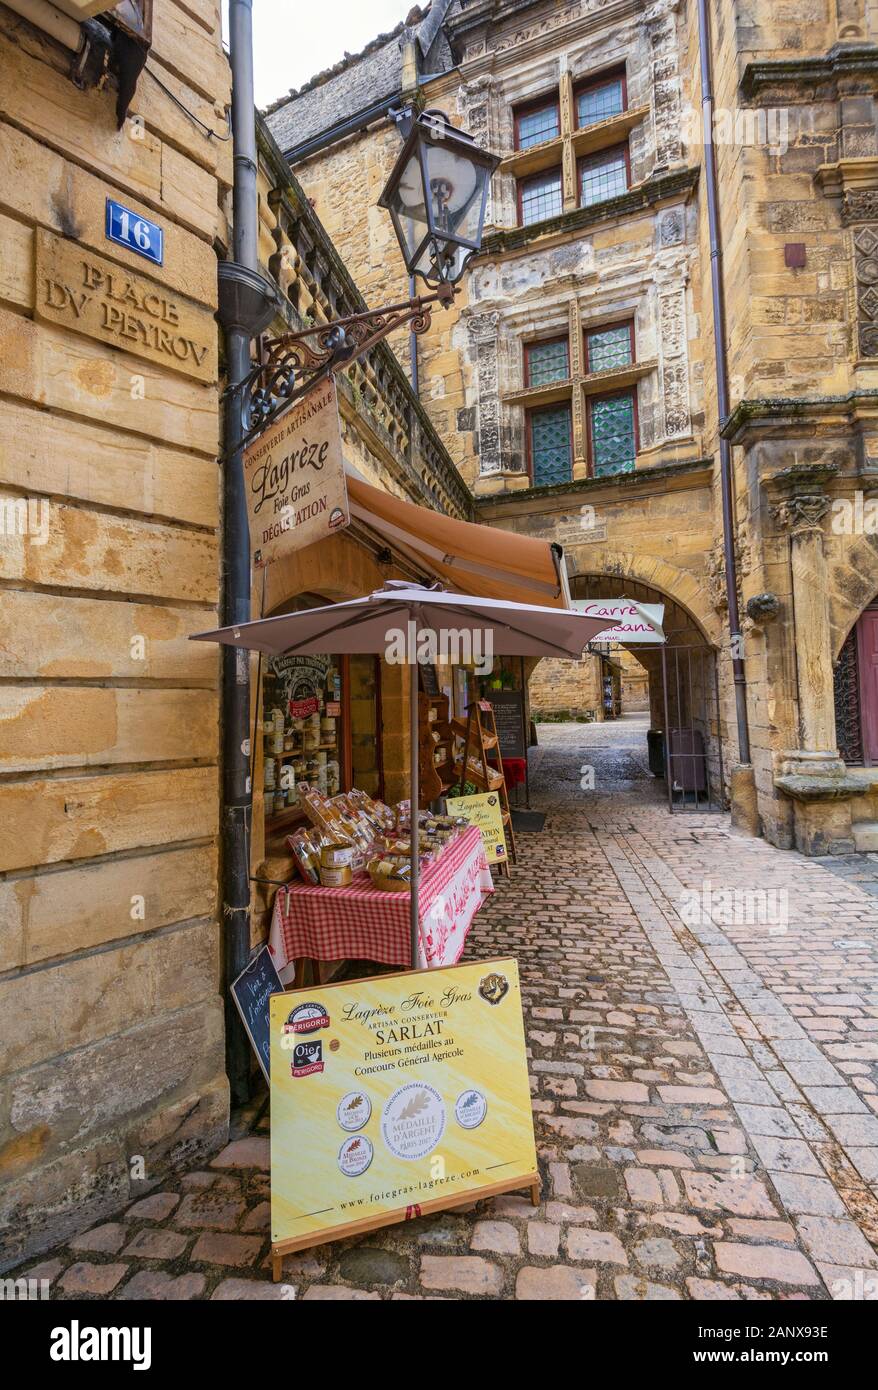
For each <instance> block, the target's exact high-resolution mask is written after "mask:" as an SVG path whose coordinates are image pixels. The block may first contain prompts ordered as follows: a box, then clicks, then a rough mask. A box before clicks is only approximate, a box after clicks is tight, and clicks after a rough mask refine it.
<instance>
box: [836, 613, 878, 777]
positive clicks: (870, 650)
mask: <svg viewBox="0 0 878 1390" xmlns="http://www.w3.org/2000/svg"><path fill="white" fill-rule="evenodd" d="M835 724H836V736H837V739H838V747H839V752H840V753H841V756H842V757H843V758H844V760H845V762H846V763H847V764H848V766H849V767H876V766H878V596H876V598H875V599H874V600H873V601H872V603H870V604H869V605H868V606H867V607H866V608H864V609H863V612H862V613H861V614H860V616H859V618H858V619H857V621H856V622H855V623H854V625H853V627H852V628H851V630H850V632H849V633H848V635H847V637H846V638H845V640H844V643H843V644H842V648H841V651H840V653H839V657H838V661H837V663H836V667H835Z"/></svg>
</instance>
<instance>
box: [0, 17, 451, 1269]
mask: <svg viewBox="0 0 878 1390" xmlns="http://www.w3.org/2000/svg"><path fill="white" fill-rule="evenodd" d="M21 8H22V10H23V11H25V10H26V11H27V14H28V18H27V19H26V18H25V17H24V15H23V14H19V13H18V12H17V0H13V3H12V4H10V5H9V6H6V5H3V4H0V190H2V192H0V393H2V400H0V523H2V525H0V586H2V597H0V677H2V684H3V691H2V696H0V1231H2V1239H0V1268H6V1267H7V1266H8V1265H10V1264H12V1263H15V1262H16V1261H17V1260H19V1259H21V1258H22V1257H23V1256H25V1255H28V1254H32V1253H35V1252H38V1251H40V1250H41V1249H44V1248H45V1247H46V1246H47V1245H48V1244H50V1243H52V1242H56V1241H59V1240H62V1239H64V1238H65V1237H66V1236H67V1235H68V1234H70V1233H71V1232H72V1231H74V1230H79V1229H82V1228H83V1227H84V1226H86V1225H88V1224H90V1223H91V1222H92V1221H93V1220H95V1219H98V1218H99V1217H100V1216H102V1215H105V1214H107V1213H110V1212H112V1211H113V1210H114V1209H116V1208H119V1207H120V1206H123V1205H124V1204H125V1203H126V1202H128V1201H130V1200H131V1198H132V1197H136V1196H138V1195H141V1194H145V1193H147V1192H149V1191H150V1190H151V1189H152V1188H154V1187H155V1186H156V1185H157V1184H158V1183H160V1181H161V1180H162V1177H163V1175H164V1174H165V1173H166V1172H167V1171H168V1170H169V1169H171V1168H174V1167H176V1166H179V1165H182V1164H185V1163H189V1164H191V1163H192V1162H197V1161H198V1160H200V1159H201V1158H203V1157H204V1156H206V1155H208V1154H210V1153H211V1152H213V1151H214V1150H215V1149H216V1148H218V1147H219V1146H220V1145H221V1144H222V1143H223V1142H224V1141H225V1139H226V1136H227V1134H228V1117H229V1082H228V1076H227V1070H226V1056H225V1042H226V1039H225V1027H224V1017H223V1014H224V1002H223V1001H224V998H225V997H226V989H225V983H226V982H224V981H223V979H222V963H221V962H222V949H221V945H222V914H221V913H220V912H219V910H218V902H219V892H218V877H217V874H218V869H217V845H218V829H219V811H220V794H221V793H220V776H219V772H220V763H221V745H220V710H219V679H218V676H219V660H218V654H217V649H216V648H215V647H214V646H213V645H212V644H202V643H192V642H190V641H189V640H188V639H189V636H190V634H192V633H196V632H202V631H204V630H205V629H210V628H213V627H215V626H216V624H217V621H218V616H219V614H218V605H219V602H220V573H221V565H220V559H221V531H220V526H221V515H220V511H221V485H220V483H221V475H220V468H219V466H218V456H219V450H220V446H221V440H220V422H221V408H220V395H221V390H222V385H223V381H222V370H223V363H222V342H221V334H220V330H219V327H218V324H217V321H216V318H215V313H216V310H217V302H218V296H217V256H218V254H219V256H220V257H221V258H225V257H226V256H227V255H228V248H229V246H230V245H231V238H230V225H229V219H230V216H231V196H230V182H231V144H230V143H229V142H228V134H229V132H228V121H227V115H228V104H229V68H228V62H227V59H226V56H225V54H224V53H223V50H222V46H221V40H220V5H219V0H215V2H214V0H204V3H201V0H198V3H193V0H185V3H182V0H181V3H176V0H168V2H167V3H162V4H161V5H155V6H154V7H152V24H151V25H149V24H146V25H145V26H144V30H143V33H142V34H140V35H139V36H137V35H133V34H132V31H131V30H130V25H128V24H127V22H128V21H130V20H131V16H132V7H131V6H130V5H129V6H127V7H126V12H125V21H126V23H124V24H121V21H120V24H121V27H117V19H116V16H115V15H114V14H105V15H102V17H101V19H100V22H99V24H98V26H97V28H95V27H94V26H93V27H92V28H91V29H90V30H89V31H88V32H87V33H86V31H85V30H83V29H81V28H80V25H79V23H77V22H76V21H75V20H73V19H68V18H67V17H66V16H64V15H61V14H60V13H59V11H58V9H57V8H54V7H52V6H49V5H42V4H41V0H21ZM92 8H96V7H95V6H93V7H92ZM144 14H145V15H147V16H148V7H147V9H146V10H145V11H144ZM95 43H97V45H98V47H97V50H96V49H95V48H94V47H93V45H94V44H95ZM132 44H133V45H134V48H133V49H132ZM117 45H118V47H117ZM133 52H136V55H137V57H138V60H139V61H140V62H141V64H142V66H141V68H140V70H139V71H136V70H135V68H136V64H134V63H133V58H132V53H133ZM118 54H122V55H125V57H126V61H124V62H123V61H121V60H120V59H119V57H118ZM143 60H145V65H143ZM74 67H75V69H76V72H77V83H76V84H75V83H74V82H73V81H72V80H71V73H72V72H73V71H74ZM132 89H133V90H132ZM126 102H127V107H126ZM108 200H109V202H110V203H113V204H117V205H118V206H119V207H120V208H121V209H122V210H123V211H127V213H128V222H127V224H124V225H123V224H122V223H118V225H117V224H112V230H114V232H116V234H117V239H111V238H110V237H109V236H108V235H107V234H106V233H107V232H108V230H109V229H111V223H110V221H109V220H108V219H109V214H108ZM259 217H260V243H259V246H260V266H261V269H262V271H263V273H264V274H265V275H267V276H268V277H269V278H271V279H273V281H274V283H275V286H276V288H277V291H278V315H277V318H276V320H275V323H274V324H273V325H272V331H273V332H275V333H280V332H284V331H287V330H296V329H300V328H302V327H304V326H305V325H308V324H311V325H313V324H320V323H323V322H325V321H326V320H327V319H330V318H333V317H336V316H339V315H344V314H347V313H356V312H359V311H360V310H361V309H363V308H364V307H365V305H364V301H363V300H362V298H361V296H360V294H359V291H358V290H357V287H356V285H355V284H354V281H353V280H352V278H351V276H350V274H349V273H348V272H347V271H346V269H345V267H344V265H343V263H342V260H341V259H340V257H339V255H338V253H337V251H336V250H335V248H334V247H333V245H332V242H331V240H330V239H329V237H328V236H327V234H326V232H325V230H324V229H323V227H322V226H321V224H320V222H319V220H318V218H317V216H316V214H315V213H314V210H313V208H312V207H311V205H310V203H309V202H308V199H307V197H306V196H305V195H304V194H303V192H302V190H301V188H300V187H299V186H298V184H297V183H296V181H295V179H294V178H293V177H292V176H291V175H290V172H289V169H288V167H287V166H286V165H285V163H284V161H283V159H282V157H281V155H280V153H279V151H278V150H277V148H276V146H275V145H274V142H273V141H272V138H271V136H270V134H269V133H268V132H267V131H266V130H265V129H261V131H260V168H259ZM126 231H128V232H130V233H131V236H132V237H133V239H134V244H133V245H130V244H122V241H120V240H119V239H118V237H119V236H122V235H123V234H124V233H125V232H126ZM156 232H160V233H161V234H162V247H161V251H160V252H157V253H156V254H155V255H152V254H150V255H147V254H143V253H144V252H153V251H154V250H155V247H156V245H157V243H155V242H153V241H152V240H151V238H154V237H155V234H156ZM338 389H339V400H340V414H341V420H342V431H343V447H344V454H345V460H346V463H347V464H349V465H350V466H351V468H352V469H353V471H354V472H355V474H356V476H357V478H358V479H359V480H360V487H361V489H362V488H366V487H369V486H371V487H373V488H377V489H379V490H380V492H381V493H382V494H386V495H387V496H389V497H392V498H394V499H395V500H397V501H399V502H401V503H408V504H415V506H416V508H417V510H418V512H419V513H420V512H421V511H422V510H423V509H431V510H433V511H438V512H442V513H443V514H444V515H446V516H451V517H455V518H458V519H461V520H471V519H472V518H473V515H474V504H473V499H472V495H471V493H470V491H469V489H468V488H467V486H466V484H465V483H464V481H463V480H462V478H461V476H460V474H459V473H458V471H457V470H456V469H455V467H454V465H453V463H452V461H451V459H450V457H449V455H448V454H447V452H446V450H445V448H444V446H443V444H442V442H441V441H440V439H439V437H438V435H437V433H436V430H435V428H434V426H433V425H432V423H431V421H430V418H429V416H428V413H427V411H426V409H425V407H424V406H423V405H422V404H421V403H420V402H419V401H418V400H417V398H416V397H415V395H414V393H413V391H412V389H411V386H410V384H409V382H408V380H407V378H406V375H405V373H404V371H403V369H402V368H401V367H400V365H399V363H398V362H397V360H396V359H395V357H394V356H393V354H392V353H391V352H390V350H389V349H388V348H387V346H386V345H384V344H379V345H378V346H377V347H374V348H373V349H372V350H371V351H370V352H369V353H368V354H367V355H366V356H365V357H363V358H362V359H361V360H359V361H358V362H357V363H355V364H354V365H353V366H352V367H351V368H350V369H348V370H347V371H346V372H345V373H344V374H343V375H342V376H341V377H340V378H339V388H338ZM351 487H353V484H351ZM427 572H428V571H426V570H425V571H423V572H422V571H421V570H419V569H418V568H417V566H414V565H413V563H412V559H411V557H410V556H407V557H406V558H405V559H401V558H400V556H399V555H398V553H397V551H396V548H395V547H394V546H393V545H392V544H390V543H388V541H387V540H386V538H384V537H383V536H380V535H377V534H376V533H375V531H374V530H373V529H370V526H369V525H368V524H367V523H365V522H363V521H357V522H356V523H355V524H354V525H352V526H351V527H350V528H349V530H347V531H346V532H344V533H343V534H339V535H338V536H335V537H333V538H332V540H331V541H330V542H328V543H326V544H325V545H322V546H320V547H312V548H311V549H310V550H307V551H302V552H300V553H299V554H297V555H296V556H295V557H293V559H292V560H290V561H288V562H285V563H278V564H277V565H275V566H273V567H272V568H271V570H270V571H269V574H268V578H267V581H266V584H265V588H264V589H263V587H262V584H261V576H260V582H258V583H256V584H255V586H254V593H253V611H254V613H256V614H258V613H259V612H261V611H264V612H266V613H270V612H276V611H281V610H283V609H284V608H285V607H286V608H288V607H290V606H296V605H297V604H300V603H301V602H304V601H314V599H315V597H316V598H317V599H318V600H330V601H331V600H332V599H334V598H340V597H351V596H354V595H360V594H362V593H364V592H368V591H369V590H370V589H373V588H376V587H378V586H380V584H381V583H382V582H383V581H384V580H385V579H387V578H392V577H398V576H403V577H406V578H412V577H418V578H422V577H424V575H425V574H426V573H427ZM352 666H353V659H352ZM257 672H258V667H257V663H256V662H255V660H254V665H253V693H254V696H255V695H256V694H257V690H258V686H257ZM349 681H350V688H349V691H348V692H346V696H349V698H347V699H346V702H345V712H346V714H347V713H348V711H349V719H350V726H349V727H348V728H346V729H345V737H346V744H347V749H348V756H349V760H350V769H349V771H350V775H351V776H352V777H355V779H356V781H357V782H358V783H359V784H360V785H368V786H370V787H372V788H373V789H374V788H375V786H376V785H377V779H378V778H379V777H380V778H382V784H383V785H385V786H386V790H387V794H388V795H390V796H397V797H398V796H400V795H401V794H402V791H403V775H404V771H405V767H406V745H405V740H404V738H403V733H402V730H403V729H404V727H405V711H404V709H403V707H402V706H403V701H402V692H401V689H400V688H399V687H400V686H401V683H402V682H401V676H400V675H399V674H398V668H397V673H396V675H395V677H394V673H393V672H390V673H387V674H385V675H383V676H376V674H375V671H374V669H372V668H371V667H370V668H369V669H366V668H365V667H361V668H357V667H354V668H353V669H352V670H351V671H350V672H349ZM253 710H254V714H255V712H256V710H257V706H256V703H255V700H254V705H253ZM382 723H383V728H382ZM262 743H263V740H262V739H261V738H257V739H256V740H255V745H254V746H255V766H254V782H255V786H256V794H255V797H254V803H255V804H254V815H253V835H252V846H251V847H252V856H251V864H252V869H253V872H254V874H255V875H257V877H258V876H260V874H261V876H262V877H263V878H264V877H266V876H267V877H276V876H277V875H276V874H273V873H272V869H273V868H275V867H277V864H276V860H275V859H274V858H273V855H274V850H275V849H276V845H275V846H273V845H272V836H271V833H270V829H271V827H270V826H269V824H268V820H269V817H270V811H268V809H267V808H266V804H265V797H264V793H263V764H262ZM370 777H371V778H373V779H374V780H373V781H372V782H371V783H370V782H369V778H370ZM282 867H283V868H284V869H285V870H286V874H285V876H286V877H289V873H290V865H289V859H288V857H287V859H286V860H285V862H284V864H283V866H282ZM271 891H272V886H271V885H270V884H268V885H266V884H264V883H263V884H256V885H255V888H254V904H253V908H254V911H253V915H252V935H253V940H254V941H258V940H260V939H262V938H264V936H265V933H266V911H267V908H268V906H269V904H270V893H271Z"/></svg>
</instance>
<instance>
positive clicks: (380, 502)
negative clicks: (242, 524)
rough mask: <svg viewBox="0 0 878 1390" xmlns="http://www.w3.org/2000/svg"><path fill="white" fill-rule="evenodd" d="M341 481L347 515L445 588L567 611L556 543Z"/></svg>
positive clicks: (350, 478)
mask: <svg viewBox="0 0 878 1390" xmlns="http://www.w3.org/2000/svg"><path fill="white" fill-rule="evenodd" d="M347 483H348V502H349V504H350V509H351V516H353V517H356V519H357V520H358V521H361V522H363V523H364V524H365V525H366V526H368V527H369V529H370V530H371V531H374V532H376V533H377V534H378V535H380V536H383V537H384V538H385V539H386V541H387V543H388V545H392V546H393V548H394V549H395V550H396V551H397V552H398V553H399V554H400V555H407V556H408V557H409V558H410V559H411V560H414V561H415V562H416V563H418V564H420V565H421V566H424V567H426V568H427V569H429V570H430V571H431V572H432V573H433V574H435V575H436V576H437V578H439V579H441V580H442V581H443V582H444V583H445V584H446V585H447V586H448V588H449V589H452V590H457V591H458V592H460V593H467V594H476V595H478V596H479V597H482V598H499V599H507V600H509V601H510V602H513V603H536V604H542V605H544V606H545V607H548V608H569V607H570V602H571V600H570V590H569V588H568V584H567V573H566V570H565V567H564V556H563V553H562V551H561V547H560V546H559V545H555V544H554V543H553V542H551V541H541V540H535V539H534V538H533V537H531V536H521V535H519V534H517V533H513V532H511V531H501V530H500V529H499V528H497V527H494V526H479V525H477V524H476V523H475V522H472V521H458V519H457V518H456V517H452V516H445V515H444V514H443V513H442V512H434V511H431V510H430V509H429V508H428V507H418V506H416V505H415V504H414V503H413V502H404V501H403V500H402V499H401V498H399V497H394V496H393V494H392V493H389V492H384V491H382V490H381V489H380V488H377V487H372V485H371V483H366V482H364V481H363V480H362V479H361V478H358V477H357V476H356V474H354V473H351V472H349V473H348V480H347Z"/></svg>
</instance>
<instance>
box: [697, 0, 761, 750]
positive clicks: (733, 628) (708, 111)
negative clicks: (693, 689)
mask: <svg viewBox="0 0 878 1390" xmlns="http://www.w3.org/2000/svg"><path fill="white" fill-rule="evenodd" d="M697 8H698V38H699V50H700V60H701V110H702V117H703V127H704V171H705V174H706V176H707V223H708V229H709V234H710V285H711V293H712V297H713V341H714V352H715V357H716V395H717V410H718V413H719V424H720V429H722V426H723V425H724V424H725V422H726V420H727V419H728V417H729V413H730V406H729V367H728V359H727V356H726V306H725V296H724V293H723V274H722V260H723V253H722V239H721V235H720V227H719V194H718V184H717V173H716V155H715V154H714V148H713V65H712V63H711V56H710V19H709V16H708V11H707V0H697ZM719 465H720V488H721V493H722V507H723V549H724V552H725V566H726V592H727V595H728V604H729V632H730V635H731V640H732V675H733V678H734V686H735V713H736V716H737V724H738V756H739V759H740V761H741V763H743V764H747V765H749V763H750V727H749V724H748V721H747V676H746V672H745V669H744V661H743V658H742V657H741V655H740V653H741V651H742V645H741V617H740V612H739V609H738V575H737V563H736V560H735V510H734V499H733V496H732V450H731V445H730V444H729V441H728V440H727V439H724V438H723V436H722V435H720V440H719Z"/></svg>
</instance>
